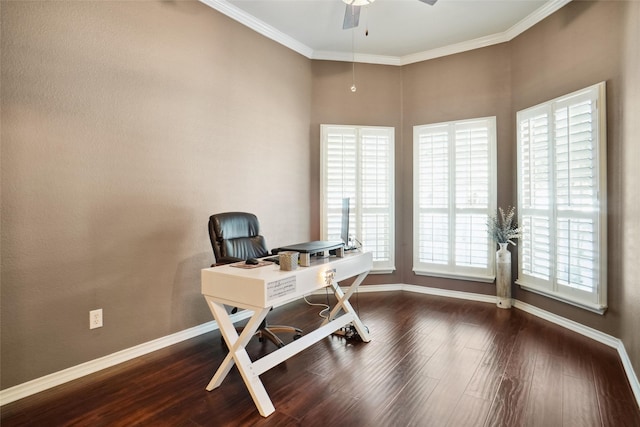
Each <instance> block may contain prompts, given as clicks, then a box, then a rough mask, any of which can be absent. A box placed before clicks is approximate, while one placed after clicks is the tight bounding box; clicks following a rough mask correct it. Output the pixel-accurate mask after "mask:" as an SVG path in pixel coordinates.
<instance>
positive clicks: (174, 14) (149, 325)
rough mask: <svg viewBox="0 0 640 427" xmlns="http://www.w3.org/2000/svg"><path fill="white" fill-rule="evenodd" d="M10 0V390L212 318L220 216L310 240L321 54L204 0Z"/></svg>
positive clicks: (6, 380) (5, 265)
mask: <svg viewBox="0 0 640 427" xmlns="http://www.w3.org/2000/svg"><path fill="white" fill-rule="evenodd" d="M1 7H2V10H1V12H2V22H1V24H2V58H1V59H2V70H1V72H2V80H1V87H2V105H1V106H2V134H1V137H2V283H1V284H2V330H1V334H2V355H1V357H2V388H3V389H4V388H7V387H10V386H13V385H16V384H18V383H22V382H25V381H28V380H31V379H34V378H38V377H41V376H43V375H46V374H50V373H52V372H55V371H58V370H61V369H64V368H67V367H70V366H74V365H77V364H79V363H82V362H86V361H88V360H92V359H95V358H97V357H100V356H104V355H107V354H110V353H113V352H115V351H118V350H122V349H125V348H129V347H132V346H134V345H137V344H141V343H143V342H146V341H149V340H152V339H155V338H159V337H162V336H166V335H168V334H171V333H173V332H176V331H181V330H184V329H186V328H189V327H192V326H196V325H199V324H202V323H205V322H208V321H211V320H212V317H211V313H210V312H209V311H208V309H207V307H206V304H205V302H204V299H203V298H202V296H201V295H200V277H199V275H200V269H201V268H203V267H207V266H208V265H210V264H211V262H212V261H213V253H212V251H211V247H210V243H209V240H208V235H207V221H208V217H209V215H211V214H212V213H215V212H220V211H227V210H247V211H252V212H255V213H256V214H257V215H258V217H259V218H260V219H261V222H262V229H263V232H264V234H265V235H266V236H267V242H268V244H269V245H270V246H274V247H275V246H277V245H282V244H286V243H294V241H299V240H306V239H308V237H309V234H310V230H309V216H310V212H309V185H310V184H309V162H310V151H309V144H308V141H309V117H310V106H311V62H310V61H309V60H308V59H307V58H304V57H303V56H300V55H298V54H296V53H295V52H293V51H291V50H289V49H287V48H285V47H283V46H281V45H279V44H276V43H274V42H272V41H270V40H267V39H265V38H264V37H262V36H259V35H258V34H257V33H255V32H253V31H251V30H249V29H247V28H246V27H244V26H242V25H240V24H238V23H236V22H235V21H233V20H230V19H229V18H226V17H224V16H222V15H220V14H219V13H217V12H215V11H214V10H212V9H211V8H209V7H207V6H205V5H204V4H202V3H198V2H184V1H166V2H149V1H140V2H2V6H1ZM267 183H272V184H275V185H276V187H275V189H273V188H267V187H266V186H265V185H266V184H267ZM283 207H284V208H283ZM95 308H102V309H103V310H104V327H103V328H102V329H96V330H91V331H90V330H89V328H88V323H89V320H88V319H89V310H91V309H95Z"/></svg>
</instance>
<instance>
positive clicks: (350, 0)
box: [342, 0, 375, 6]
mask: <svg viewBox="0 0 640 427" xmlns="http://www.w3.org/2000/svg"><path fill="white" fill-rule="evenodd" d="M342 1H343V2H344V3H346V4H348V5H352V6H366V5H368V4H371V3H373V2H374V1H375V0H342Z"/></svg>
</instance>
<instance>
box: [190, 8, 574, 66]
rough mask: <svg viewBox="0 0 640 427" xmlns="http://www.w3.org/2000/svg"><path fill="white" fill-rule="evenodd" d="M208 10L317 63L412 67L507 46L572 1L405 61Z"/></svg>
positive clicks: (232, 11) (233, 11)
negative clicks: (324, 44) (315, 44)
mask: <svg viewBox="0 0 640 427" xmlns="http://www.w3.org/2000/svg"><path fill="white" fill-rule="evenodd" d="M199 1H200V2H202V3H204V4H206V5H207V6H209V7H211V8H213V9H215V10H217V11H218V12H220V13H222V14H223V15H226V16H228V17H229V18H231V19H234V20H236V21H238V22H239V23H241V24H242V25H245V26H247V27H249V28H251V29H252V30H254V31H256V32H257V33H259V34H262V35H263V36H265V37H267V38H269V39H271V40H273V41H275V42H277V43H280V44H281V45H283V46H285V47H288V48H289V49H291V50H293V51H295V52H298V53H299V54H301V55H303V56H305V57H307V58H309V59H314V60H324V61H342V62H359V63H363V64H378V65H396V66H402V65H408V64H413V63H416V62H422V61H426V60H429V59H435V58H440V57H443V56H448V55H453V54H456V53H461V52H466V51H469V50H474V49H479V48H482V47H487V46H491V45H494V44H499V43H504V42H507V41H509V40H511V39H513V38H514V37H516V36H518V35H520V34H522V33H523V32H524V31H526V30H528V29H529V28H531V27H532V26H534V25H535V24H537V23H538V22H540V21H542V20H543V19H545V18H546V17H547V16H549V15H551V14H552V13H554V12H556V11H557V10H558V9H560V8H562V7H563V6H565V5H566V4H567V3H569V2H571V0H552V1H549V2H547V3H545V4H544V5H543V6H541V7H540V8H538V9H537V10H536V11H534V12H533V13H532V14H530V15H528V16H527V17H525V18H524V19H522V20H521V21H520V22H518V23H516V24H515V25H513V26H512V27H511V28H509V29H508V30H506V31H504V32H502V33H496V34H492V35H489V36H485V37H480V38H477V39H474V40H468V41H464V42H460V43H456V44H452V45H449V46H443V47H439V48H436V49H431V50H427V51H423V52H418V53H413V54H410V55H405V56H402V57H398V56H383V55H368V54H360V53H356V54H355V57H354V55H353V54H352V53H347V52H333V51H314V50H313V49H312V48H310V47H309V46H306V45H305V44H303V43H300V42H299V41H297V40H295V39H294V38H292V37H290V36H288V35H286V34H284V33H283V32H281V31H279V30H277V29H275V28H274V27H272V26H270V25H269V24H266V23H264V22H263V21H261V20H259V19H256V18H255V17H254V16H252V15H250V14H248V13H246V12H245V11H243V10H242V9H239V8H237V7H235V6H234V5H232V4H231V3H229V2H227V1H226V0H199Z"/></svg>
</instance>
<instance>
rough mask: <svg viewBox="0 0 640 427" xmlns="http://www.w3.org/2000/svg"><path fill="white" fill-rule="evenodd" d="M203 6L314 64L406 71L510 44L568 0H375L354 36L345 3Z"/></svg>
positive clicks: (233, 1)
mask: <svg viewBox="0 0 640 427" xmlns="http://www.w3.org/2000/svg"><path fill="white" fill-rule="evenodd" d="M200 1H201V2H203V3H205V4H207V5H209V6H211V7H212V8H214V9H216V10H218V11H219V12H221V13H223V14H225V15H227V16H229V17H231V18H233V19H235V20H236V21H238V22H240V23H241V24H243V25H246V26H247V27H249V28H252V29H254V30H255V31H257V32H258V33H260V34H262V35H264V36H266V37H268V38H270V39H272V40H275V41H276V42H278V43H281V44H283V45H284V46H287V47H288V48H290V49H293V50H294V51H296V52H298V53H300V54H302V55H304V56H306V57H308V58H310V59H326V60H338V61H353V60H355V61H356V62H365V63H372V64H388V65H405V64H410V63H414V62H419V61H424V60H427V59H432V58H437V57H440V56H445V55H450V54H453V53H458V52H463V51H466V50H471V49H476V48H479V47H484V46H489V45H493V44H497V43H502V42H506V41H509V40H511V39H512V38H514V37H515V36H517V35H518V34H520V33H522V32H523V31H525V30H526V29H528V28H530V27H531V26H533V25H534V24H536V23H537V22H539V21H541V20H542V19H544V18H546V17H547V16H549V15H550V14H552V13H553V12H555V11H556V10H558V9H560V8H561V7H562V6H564V5H565V4H567V3H568V2H569V1H570V0H438V1H437V3H436V4H435V5H433V6H431V5H428V4H426V3H422V2H421V1H419V0H375V2H374V3H372V4H370V5H368V6H363V7H362V9H361V12H360V25H359V26H358V27H357V28H356V29H355V30H343V29H342V23H343V19H344V14H345V8H346V5H345V4H344V3H343V2H342V0H200ZM367 29H368V35H366V30H367Z"/></svg>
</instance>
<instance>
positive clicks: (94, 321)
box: [89, 308, 102, 329]
mask: <svg viewBox="0 0 640 427" xmlns="http://www.w3.org/2000/svg"><path fill="white" fill-rule="evenodd" d="M95 328H102V309H101V308H99V309H97V310H91V311H90V312H89V329H95Z"/></svg>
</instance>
